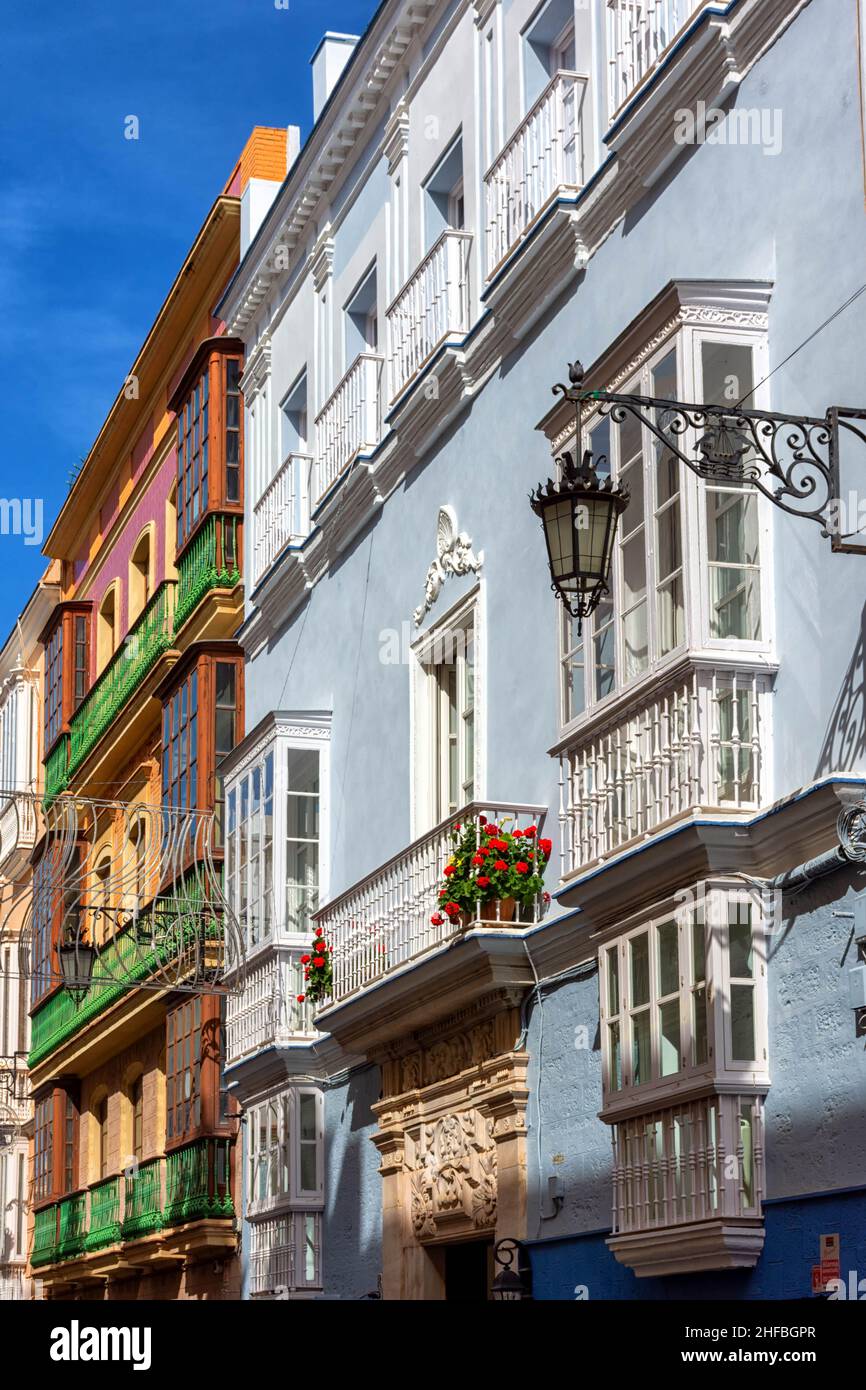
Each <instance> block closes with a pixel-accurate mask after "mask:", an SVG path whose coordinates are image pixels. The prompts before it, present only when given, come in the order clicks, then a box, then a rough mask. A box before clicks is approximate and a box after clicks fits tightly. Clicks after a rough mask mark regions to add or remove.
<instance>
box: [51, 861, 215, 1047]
mask: <svg viewBox="0 0 866 1390" xmlns="http://www.w3.org/2000/svg"><path fill="white" fill-rule="evenodd" d="M200 897H201V885H199V884H197V883H195V882H193V885H192V886H191V887H190V888H188V889H185V890H182V900H183V907H182V909H181V910H182V912H186V913H188V912H189V910H190V904H191V903H194V902H195V901H196V899H197V898H198V899H200ZM158 907H159V911H160V913H161V914H162V915H163V916H164V917H167V916H168V911H169V903H168V902H167V900H165V899H160V900H159V902H158ZM151 910H152V907H151V908H146V909H145V910H144V912H143V913H142V915H141V917H140V918H139V921H138V924H137V925H136V924H132V925H130V926H128V927H125V928H124V929H123V930H122V931H120V932H118V933H117V935H116V936H115V938H114V940H113V941H111V942H109V944H108V945H107V946H106V947H105V948H104V949H103V950H100V953H99V957H98V959H97V961H96V963H95V965H94V976H95V978H94V980H93V982H92V983H91V985H90V986H89V988H88V990H87V993H86V994H85V995H84V997H83V998H82V999H81V1000H76V999H74V998H73V997H72V995H71V994H70V993H69V990H67V989H59V990H56V991H55V992H54V994H52V995H51V997H50V998H49V999H46V1001H45V1003H44V1004H43V1005H42V1006H41V1008H39V1009H37V1010H36V1012H35V1013H34V1014H33V1016H32V1018H31V1022H30V1056H29V1057H28V1059H27V1065H28V1066H29V1067H31V1068H32V1067H35V1066H37V1065H38V1063H39V1062H41V1061H43V1060H44V1059H45V1058H46V1057H47V1056H48V1055H49V1054H50V1053H51V1052H53V1051H54V1050H55V1048H58V1047H60V1045H61V1044H62V1043H64V1042H66V1040H67V1039H68V1038H70V1037H72V1035H73V1034H74V1033H77V1032H78V1031H79V1029H81V1028H83V1027H84V1026H85V1025H86V1024H88V1023H90V1022H91V1020H92V1019H94V1018H96V1016H97V1015H98V1014H101V1013H102V1012H103V1010H104V1009H107V1008H109V1007H110V1006H111V1005H112V1004H114V1003H115V1002H116V1001H117V1000H118V999H120V998H121V996H122V995H123V994H125V993H126V992H127V991H128V990H129V988H130V986H131V985H133V984H135V983H136V982H137V981H139V980H146V979H147V978H148V976H150V975H152V974H153V973H154V971H155V970H157V969H158V968H159V967H160V966H162V965H164V964H165V962H166V961H168V960H170V959H173V958H174V956H175V955H176V954H177V953H178V952H179V951H181V950H183V949H184V947H185V946H186V945H187V944H188V943H189V942H191V941H193V940H194V939H195V937H196V934H197V932H198V933H201V932H202V931H203V932H204V934H205V937H206V938H207V939H214V940H216V939H218V937H219V932H220V928H219V924H218V923H217V922H215V921H214V922H209V923H208V922H205V923H204V924H202V923H199V924H198V926H197V925H196V923H195V922H188V923H187V924H186V926H185V928H184V930H183V932H182V933H180V934H179V933H178V930H177V927H176V925H172V924H171V923H170V922H169V923H167V924H166V925H165V928H164V930H163V931H162V933H161V937H159V938H158V939H157V941H156V942H155V943H154V941H153V937H152V934H151V927H150V912H151ZM181 936H182V937H183V939H181Z"/></svg>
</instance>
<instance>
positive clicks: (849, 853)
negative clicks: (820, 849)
mask: <svg viewBox="0 0 866 1390" xmlns="http://www.w3.org/2000/svg"><path fill="white" fill-rule="evenodd" d="M836 830H837V833H838V835H839V844H838V845H836V846H835V848H833V849H828V850H827V852H826V854H819V855H818V856H817V858H816V859H807V860H806V862H805V863H804V864H798V865H797V867H796V868H795V869H788V870H787V872H786V873H784V874H777V875H776V877H775V878H771V879H770V880H769V881H768V882H767V884H766V887H767V888H768V889H770V891H771V892H772V891H773V890H775V889H780V890H781V891H782V892H783V893H785V892H787V891H788V889H790V888H800V887H802V886H803V885H804V884H807V883H812V882H813V881H814V880H815V879H817V878H825V877H826V875H827V874H832V873H834V872H835V870H836V869H840V868H841V867H842V866H843V865H844V864H862V863H864V862H866V801H859V802H857V803H856V805H853V806H846V807H845V808H844V809H843V810H842V811H840V812H839V819H838V821H837V822H836Z"/></svg>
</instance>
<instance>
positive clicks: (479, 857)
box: [472, 854, 484, 869]
mask: <svg viewBox="0 0 866 1390" xmlns="http://www.w3.org/2000/svg"><path fill="white" fill-rule="evenodd" d="M472 863H473V864H474V865H475V867H476V869H477V868H478V865H479V864H483V863H484V855H483V854H473V856H472Z"/></svg>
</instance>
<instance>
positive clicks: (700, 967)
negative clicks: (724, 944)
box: [692, 922, 707, 984]
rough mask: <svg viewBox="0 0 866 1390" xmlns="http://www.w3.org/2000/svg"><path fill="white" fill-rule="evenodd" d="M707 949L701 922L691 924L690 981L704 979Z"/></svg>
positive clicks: (696, 981) (695, 981)
mask: <svg viewBox="0 0 866 1390" xmlns="http://www.w3.org/2000/svg"><path fill="white" fill-rule="evenodd" d="M706 974H707V948H706V937H705V935H704V924H703V922H692V980H693V982H694V983H695V984H697V983H698V981H699V980H704V979H706Z"/></svg>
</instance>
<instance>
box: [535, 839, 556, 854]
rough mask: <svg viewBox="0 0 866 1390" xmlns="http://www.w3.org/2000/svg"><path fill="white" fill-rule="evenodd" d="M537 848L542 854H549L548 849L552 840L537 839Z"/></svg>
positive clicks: (550, 847) (549, 849) (551, 845)
mask: <svg viewBox="0 0 866 1390" xmlns="http://www.w3.org/2000/svg"><path fill="white" fill-rule="evenodd" d="M538 848H539V849H540V850H541V853H542V854H544V855H549V854H550V851H551V850H552V849H553V841H552V840H539V842H538Z"/></svg>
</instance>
